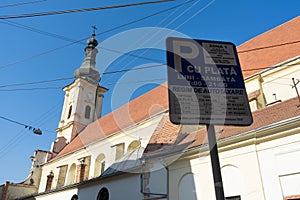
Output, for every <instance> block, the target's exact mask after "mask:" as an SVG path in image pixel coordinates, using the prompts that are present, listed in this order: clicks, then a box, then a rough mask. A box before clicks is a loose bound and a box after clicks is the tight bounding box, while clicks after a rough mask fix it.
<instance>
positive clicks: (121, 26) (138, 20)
mask: <svg viewBox="0 0 300 200" xmlns="http://www.w3.org/2000/svg"><path fill="white" fill-rule="evenodd" d="M192 1H195V0H189V1H185V2H183V3H181V4H178V5H176V6H173V7H170V8H167V9H164V10H161V11H158V12H155V13H153V14H151V15H147V16H146V17H142V18H140V19H137V20H134V21H131V22H128V23H126V24H123V25H120V26H116V27H114V28H111V29H108V30H106V31H103V32H101V33H100V34H105V33H108V32H111V31H114V30H116V29H119V28H123V27H124V26H128V25H131V24H134V23H136V22H140V21H143V20H145V19H148V18H150V17H153V16H156V15H159V14H162V13H165V12H168V11H170V10H173V9H176V8H179V7H181V6H183V5H185V4H188V3H190V2H192Z"/></svg>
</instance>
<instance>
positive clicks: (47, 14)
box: [0, 0, 173, 20]
mask: <svg viewBox="0 0 300 200" xmlns="http://www.w3.org/2000/svg"><path fill="white" fill-rule="evenodd" d="M170 1H173V0H156V1H144V2H139V3H130V4H122V5H114V6H104V7H93V8H81V9H72V10H62V11H51V12H40V13H29V14H20V15H4V16H0V20H1V19H17V18H18V19H19V18H29V17H40V16H49V15H61V14H69V13H81V12H90V11H97V10H107V9H116V8H124V7H133V6H141V5H149V4H156V3H163V2H170Z"/></svg>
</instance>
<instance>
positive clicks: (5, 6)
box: [0, 0, 47, 8]
mask: <svg viewBox="0 0 300 200" xmlns="http://www.w3.org/2000/svg"><path fill="white" fill-rule="evenodd" d="M43 1H47V0H35V1H27V2H19V3H14V4H8V5H3V6H0V8H7V7H15V6H21V5H26V4H34V3H40V2H43Z"/></svg>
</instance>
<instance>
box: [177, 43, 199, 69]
mask: <svg viewBox="0 0 300 200" xmlns="http://www.w3.org/2000/svg"><path fill="white" fill-rule="evenodd" d="M182 47H184V48H185V49H187V48H188V49H190V51H189V52H183V51H182V50H183V48H182ZM173 51H174V52H173V53H174V65H175V70H176V71H178V72H182V66H181V58H184V59H193V58H196V57H197V56H198V55H199V47H198V46H197V45H196V43H194V42H191V41H182V40H173Z"/></svg>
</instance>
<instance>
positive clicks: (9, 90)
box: [0, 78, 166, 92]
mask: <svg viewBox="0 0 300 200" xmlns="http://www.w3.org/2000/svg"><path fill="white" fill-rule="evenodd" d="M161 80H166V79H165V78H157V79H148V80H135V81H127V82H112V83H106V84H105V85H115V84H128V83H143V82H151V81H161ZM61 88H62V87H37V88H16V89H5V90H0V92H15V91H33V90H49V89H61Z"/></svg>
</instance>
